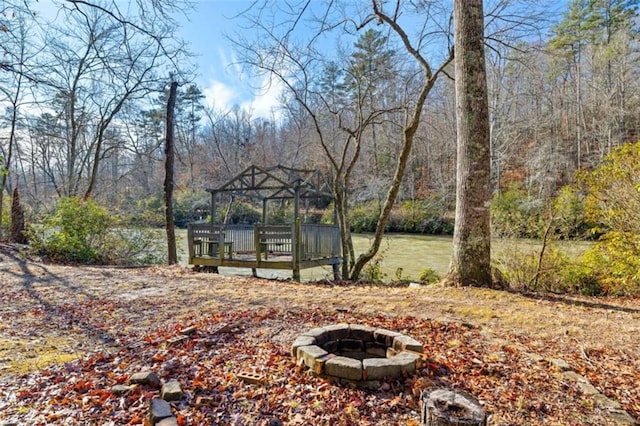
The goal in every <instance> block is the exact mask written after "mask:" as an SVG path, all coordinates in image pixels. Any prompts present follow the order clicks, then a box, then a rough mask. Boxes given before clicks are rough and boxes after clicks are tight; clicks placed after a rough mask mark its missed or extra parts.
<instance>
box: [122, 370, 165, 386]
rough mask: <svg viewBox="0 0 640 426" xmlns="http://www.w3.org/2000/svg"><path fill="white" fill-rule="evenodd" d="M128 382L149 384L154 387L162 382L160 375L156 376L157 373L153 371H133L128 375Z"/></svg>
mask: <svg viewBox="0 0 640 426" xmlns="http://www.w3.org/2000/svg"><path fill="white" fill-rule="evenodd" d="M129 383H130V384H132V385H149V386H153V387H155V388H159V387H160V385H161V384H162V382H161V381H160V377H158V375H157V374H156V373H154V372H153V371H143V372H141V373H135V374H133V375H132V376H131V377H129Z"/></svg>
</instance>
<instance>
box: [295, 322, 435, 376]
mask: <svg viewBox="0 0 640 426" xmlns="http://www.w3.org/2000/svg"><path fill="white" fill-rule="evenodd" d="M423 352H424V348H423V346H422V344H421V343H420V342H418V341H417V340H415V339H413V338H411V337H409V336H407V335H405V334H401V333H397V332H395V331H391V330H387V329H384V328H374V327H369V326H365V325H360V324H332V325H326V326H323V327H318V328H313V329H311V330H309V331H307V332H305V333H302V334H301V335H299V336H298V337H297V338H296V340H295V341H294V342H293V344H292V346H291V355H292V356H294V357H296V359H297V360H298V362H299V363H300V364H304V365H306V366H307V367H308V368H309V369H310V370H311V371H312V372H313V373H314V374H316V375H319V376H326V377H334V378H337V379H345V380H349V381H355V382H360V381H373V380H379V379H382V378H384V377H399V376H402V375H406V374H411V373H413V372H414V371H415V370H416V368H417V367H418V365H419V363H420V361H421V360H422V357H423Z"/></svg>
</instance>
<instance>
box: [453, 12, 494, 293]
mask: <svg viewBox="0 0 640 426" xmlns="http://www.w3.org/2000/svg"><path fill="white" fill-rule="evenodd" d="M454 22H455V46H456V47H455V49H456V57H455V79H456V83H455V88H456V122H457V139H458V154H457V169H458V170H457V174H456V218H455V231H454V234H453V256H452V259H451V265H450V267H449V272H448V274H447V278H446V283H447V284H449V285H456V286H470V285H473V286H491V229H490V227H489V200H490V197H491V189H490V172H491V159H490V154H489V148H490V138H489V108H488V96H487V78H486V69H485V58H484V36H483V29H484V24H483V8H482V0H464V1H463V0H455V1H454Z"/></svg>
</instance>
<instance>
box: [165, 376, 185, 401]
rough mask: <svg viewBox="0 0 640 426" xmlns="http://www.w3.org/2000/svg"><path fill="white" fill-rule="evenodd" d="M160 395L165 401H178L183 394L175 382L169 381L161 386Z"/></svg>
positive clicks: (178, 384)
mask: <svg viewBox="0 0 640 426" xmlns="http://www.w3.org/2000/svg"><path fill="white" fill-rule="evenodd" d="M160 395H161V396H162V399H164V400H165V401H180V400H181V399H182V397H183V396H184V393H183V392H182V388H181V387H180V383H178V381H177V380H170V381H168V382H167V383H165V384H164V385H163V386H162V391H161V392H160Z"/></svg>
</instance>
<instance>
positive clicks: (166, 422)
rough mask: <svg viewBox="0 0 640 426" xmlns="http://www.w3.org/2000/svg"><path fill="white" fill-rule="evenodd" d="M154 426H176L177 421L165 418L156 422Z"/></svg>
mask: <svg viewBox="0 0 640 426" xmlns="http://www.w3.org/2000/svg"><path fill="white" fill-rule="evenodd" d="M155 426H178V419H176V418H175V417H167V418H164V419H162V420H160V421H159V422H157V423H156V425H155Z"/></svg>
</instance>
